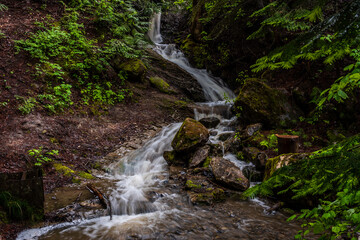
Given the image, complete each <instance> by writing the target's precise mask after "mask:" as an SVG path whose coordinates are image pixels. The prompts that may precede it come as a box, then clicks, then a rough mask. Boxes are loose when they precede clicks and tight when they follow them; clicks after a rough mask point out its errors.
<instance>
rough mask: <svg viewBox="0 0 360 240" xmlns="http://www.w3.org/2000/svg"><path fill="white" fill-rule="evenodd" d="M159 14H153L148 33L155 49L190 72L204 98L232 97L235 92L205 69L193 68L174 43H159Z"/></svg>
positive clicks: (212, 99) (216, 99) (213, 100)
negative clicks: (199, 86) (200, 88)
mask: <svg viewBox="0 0 360 240" xmlns="http://www.w3.org/2000/svg"><path fill="white" fill-rule="evenodd" d="M160 23H161V14H160V13H158V14H155V15H154V17H153V19H152V27H151V28H150V31H149V33H148V35H149V37H150V39H151V40H152V41H153V42H154V44H155V51H156V52H157V53H158V54H160V55H161V56H162V57H163V58H165V59H166V60H168V61H170V62H173V63H175V64H177V65H178V66H179V67H180V68H182V69H184V70H185V71H187V72H188V73H190V74H191V75H192V76H193V77H194V78H195V79H196V80H197V81H198V83H199V84H200V85H201V87H202V89H203V92H204V95H205V99H206V100H208V101H210V102H216V101H223V100H225V99H234V98H235V94H234V93H233V92H232V91H231V90H230V89H229V88H228V87H227V86H226V84H225V83H224V82H223V81H222V79H220V78H217V77H214V76H212V75H211V74H210V73H208V72H207V70H206V69H197V68H193V67H192V66H191V65H190V63H189V61H188V60H187V59H186V57H185V55H184V54H183V53H182V52H181V51H180V50H178V49H177V48H176V47H175V44H161V42H162V37H161V34H160Z"/></svg>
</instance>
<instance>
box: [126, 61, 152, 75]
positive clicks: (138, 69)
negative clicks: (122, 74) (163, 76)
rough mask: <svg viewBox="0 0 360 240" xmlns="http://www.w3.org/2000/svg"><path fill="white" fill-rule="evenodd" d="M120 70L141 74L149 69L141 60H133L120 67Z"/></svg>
mask: <svg viewBox="0 0 360 240" xmlns="http://www.w3.org/2000/svg"><path fill="white" fill-rule="evenodd" d="M120 68H121V69H122V70H124V71H127V72H132V73H135V74H141V73H142V72H144V71H145V70H146V69H147V68H146V66H145V64H144V63H143V62H142V61H141V60H139V59H133V60H131V61H128V62H125V63H122V64H121V65H120Z"/></svg>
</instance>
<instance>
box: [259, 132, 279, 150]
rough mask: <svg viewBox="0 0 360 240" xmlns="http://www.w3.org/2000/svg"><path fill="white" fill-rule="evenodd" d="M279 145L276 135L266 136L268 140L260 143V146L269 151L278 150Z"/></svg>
mask: <svg viewBox="0 0 360 240" xmlns="http://www.w3.org/2000/svg"><path fill="white" fill-rule="evenodd" d="M277 144H278V140H277V137H276V135H275V134H270V135H268V136H266V139H265V140H263V141H261V142H260V145H261V146H264V147H266V148H267V149H273V148H276V146H277Z"/></svg>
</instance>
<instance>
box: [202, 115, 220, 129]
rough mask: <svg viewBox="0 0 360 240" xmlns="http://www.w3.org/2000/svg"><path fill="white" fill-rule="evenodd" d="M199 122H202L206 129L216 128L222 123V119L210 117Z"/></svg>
mask: <svg viewBox="0 0 360 240" xmlns="http://www.w3.org/2000/svg"><path fill="white" fill-rule="evenodd" d="M199 122H201V124H202V125H204V126H205V127H206V128H216V126H217V125H219V123H220V119H218V118H217V117H208V118H202V119H200V120H199Z"/></svg>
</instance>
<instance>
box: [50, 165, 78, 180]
mask: <svg viewBox="0 0 360 240" xmlns="http://www.w3.org/2000/svg"><path fill="white" fill-rule="evenodd" d="M53 166H54V168H55V169H56V171H58V172H60V173H61V174H63V175H64V176H67V177H70V176H72V175H74V174H75V171H74V170H72V169H71V168H69V167H67V166H64V165H62V164H60V163H54V165H53Z"/></svg>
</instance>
